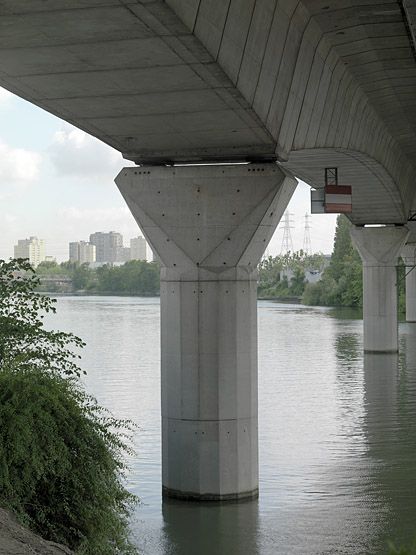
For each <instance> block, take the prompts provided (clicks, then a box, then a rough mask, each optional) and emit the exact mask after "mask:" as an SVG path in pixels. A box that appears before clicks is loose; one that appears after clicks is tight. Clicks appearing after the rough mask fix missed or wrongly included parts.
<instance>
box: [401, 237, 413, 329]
mask: <svg viewBox="0 0 416 555" xmlns="http://www.w3.org/2000/svg"><path fill="white" fill-rule="evenodd" d="M402 258H403V262H404V263H405V267H406V321H407V322H416V268H415V266H416V242H415V243H407V244H406V245H405V246H404V247H403V249H402Z"/></svg>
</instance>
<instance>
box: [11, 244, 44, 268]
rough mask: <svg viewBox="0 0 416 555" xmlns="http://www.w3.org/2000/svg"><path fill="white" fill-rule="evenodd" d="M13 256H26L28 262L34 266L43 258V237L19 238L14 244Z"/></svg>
mask: <svg viewBox="0 0 416 555" xmlns="http://www.w3.org/2000/svg"><path fill="white" fill-rule="evenodd" d="M14 257H15V258H28V259H29V262H30V264H31V265H32V266H33V267H34V268H36V267H37V266H39V264H40V263H41V262H43V261H44V260H45V243H44V241H43V239H38V238H37V237H29V239H19V240H18V242H17V245H15V246H14Z"/></svg>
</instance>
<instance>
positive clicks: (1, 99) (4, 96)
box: [0, 87, 14, 106]
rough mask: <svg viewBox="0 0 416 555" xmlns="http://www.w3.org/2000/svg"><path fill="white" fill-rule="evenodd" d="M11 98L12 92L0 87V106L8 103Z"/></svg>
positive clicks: (12, 96)
mask: <svg viewBox="0 0 416 555" xmlns="http://www.w3.org/2000/svg"><path fill="white" fill-rule="evenodd" d="M13 98H14V94H12V93H11V92H9V91H7V90H6V89H2V88H1V87H0V106H4V105H5V104H8V103H9V102H10V101H11V100H12V99H13Z"/></svg>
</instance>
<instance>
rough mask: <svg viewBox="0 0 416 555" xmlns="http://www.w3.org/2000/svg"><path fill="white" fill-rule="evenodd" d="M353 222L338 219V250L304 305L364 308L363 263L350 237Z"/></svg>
mask: <svg viewBox="0 0 416 555" xmlns="http://www.w3.org/2000/svg"><path fill="white" fill-rule="evenodd" d="M350 227H351V223H350V222H349V220H348V219H347V218H346V217H345V216H343V215H340V216H338V219H337V227H336V231H335V240H334V251H333V253H332V257H331V261H330V263H329V266H328V268H326V269H325V271H324V273H323V276H322V279H321V280H320V281H319V282H318V283H316V284H308V285H307V286H306V287H305V291H304V294H303V297H302V302H303V303H304V304H308V305H326V306H361V305H362V263H361V259H360V256H359V254H358V252H357V250H356V249H355V248H354V246H353V244H352V241H351V237H350V232H349V230H350Z"/></svg>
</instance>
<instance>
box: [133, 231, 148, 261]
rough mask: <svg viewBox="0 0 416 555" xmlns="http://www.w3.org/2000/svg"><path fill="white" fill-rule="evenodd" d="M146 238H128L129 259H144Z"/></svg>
mask: <svg viewBox="0 0 416 555" xmlns="http://www.w3.org/2000/svg"><path fill="white" fill-rule="evenodd" d="M146 258H147V257H146V239H145V238H144V237H135V238H134V239H130V260H146Z"/></svg>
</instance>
